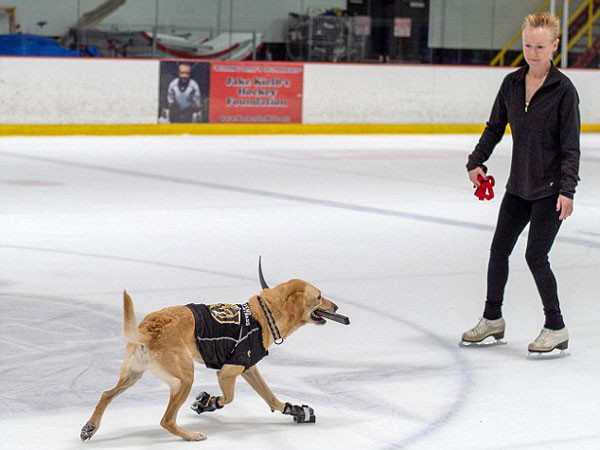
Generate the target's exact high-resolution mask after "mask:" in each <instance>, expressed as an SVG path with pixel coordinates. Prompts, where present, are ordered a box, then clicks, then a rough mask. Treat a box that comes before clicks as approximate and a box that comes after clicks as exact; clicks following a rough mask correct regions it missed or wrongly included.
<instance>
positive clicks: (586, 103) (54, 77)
mask: <svg viewBox="0 0 600 450" xmlns="http://www.w3.org/2000/svg"><path fill="white" fill-rule="evenodd" d="M249 64H251V63H250V62H249ZM510 70H512V69H506V68H489V67H471V66H461V67H456V66H430V65H376V64H373V65H366V64H304V80H303V94H302V95H303V104H302V109H303V111H302V124H296V127H295V128H293V127H292V128H290V129H289V131H291V132H294V130H296V131H298V130H300V131H299V132H310V129H311V126H312V127H313V128H314V127H316V126H323V125H331V126H345V127H344V128H342V130H347V131H348V132H352V127H354V128H355V129H359V128H360V127H361V126H363V127H365V126H367V127H368V126H369V125H371V126H377V125H379V126H383V125H385V126H392V128H391V130H392V132H393V130H396V132H403V131H406V132H415V130H416V132H418V131H419V130H421V131H424V132H427V131H428V130H429V129H427V128H422V127H423V126H433V128H431V129H430V130H431V131H432V132H436V130H437V131H439V130H440V127H445V128H444V130H446V131H447V132H465V131H468V128H469V127H481V126H482V125H483V124H484V123H485V122H486V120H487V118H488V115H489V112H490V109H491V106H492V103H493V101H494V98H495V95H496V93H497V90H498V88H499V85H500V83H501V80H502V78H503V77H504V76H505V75H506V74H507V73H509V72H510ZM566 73H567V75H568V76H569V77H570V78H571V79H572V80H573V82H574V84H575V86H576V87H577V89H578V92H579V95H580V99H581V104H580V107H581V116H582V123H583V124H584V127H583V128H584V131H600V108H599V107H598V105H600V90H599V89H598V88H597V86H599V85H600V71H598V70H567V71H566ZM158 84H159V61H156V60H131V59H130V60H122V59H85V58H81V59H78V58H19V57H2V58H0V125H2V128H0V133H2V134H14V133H13V131H14V130H15V129H16V130H19V127H21V129H23V127H24V126H26V125H29V126H30V125H73V124H79V125H105V126H116V125H122V126H129V125H146V126H148V127H149V128H148V129H150V130H152V129H154V131H150V132H152V133H169V131H168V130H169V125H166V126H165V125H157V113H158V90H159V87H158ZM185 126H186V127H187V128H185V130H188V131H187V132H194V131H193V127H200V128H197V129H198V130H209V129H210V128H209V127H213V128H212V129H218V127H217V125H213V124H189V125H188V124H186V125H185ZM231 126H233V127H235V126H237V127H242V125H239V124H235V125H230V127H231ZM285 126H286V125H276V124H273V127H278V129H285ZM393 126H396V127H395V128H393ZM15 127H16V128H15ZM282 127H283V128H282ZM399 127H400V128H399ZM419 127H421V128H419ZM157 129H160V131H157ZM221 129H223V127H221ZM379 129H380V130H383V128H379ZM11 130H12V131H11ZM237 130H238V131H243V130H242V129H241V128H238V129H237ZM302 130H304V131H302ZM307 130H308V131H307ZM367 130H368V128H367ZM175 131H177V130H175ZM371 131H375V132H376V131H377V128H375V129H374V128H371ZM132 132H135V130H132ZM139 132H143V131H139ZM200 132H202V131H200Z"/></svg>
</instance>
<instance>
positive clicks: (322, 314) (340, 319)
mask: <svg viewBox="0 0 600 450" xmlns="http://www.w3.org/2000/svg"><path fill="white" fill-rule="evenodd" d="M310 317H311V319H313V320H314V321H315V322H317V323H319V324H323V323H325V319H328V320H333V321H334V322H337V323H341V324H343V325H350V319H349V318H348V317H346V316H342V315H341V314H338V313H334V312H329V311H325V310H324V309H320V308H317V309H315V310H314V311H313V312H312V313H311V314H310Z"/></svg>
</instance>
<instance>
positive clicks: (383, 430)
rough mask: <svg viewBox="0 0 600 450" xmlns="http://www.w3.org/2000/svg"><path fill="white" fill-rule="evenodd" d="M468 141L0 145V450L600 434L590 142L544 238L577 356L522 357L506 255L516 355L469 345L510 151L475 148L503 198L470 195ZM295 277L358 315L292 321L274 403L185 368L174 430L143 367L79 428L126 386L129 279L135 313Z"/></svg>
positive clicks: (40, 141) (273, 364)
mask: <svg viewBox="0 0 600 450" xmlns="http://www.w3.org/2000/svg"><path fill="white" fill-rule="evenodd" d="M477 139H478V136H474V135H462V136H447V135H444V136H429V135H428V136H350V137H348V136H252V137H247V136H238V137H230V136H229V137H192V136H178V137H81V138H79V137H78V138H74V137H67V138H64V137H56V138H51V137H45V138H41V137H40V138H7V137H4V138H2V139H0V387H1V392H0V448H2V449H6V450H17V449H28V450H29V449H60V450H65V449H79V448H84V447H83V446H84V445H85V446H86V447H85V448H90V449H148V448H151V449H163V448H164V449H167V448H168V449H178V448H185V449H191V448H198V449H200V448H205V449H211V450H213V449H231V448H248V449H286V450H295V449H298V450H308V449H391V448H410V449H477V450H500V449H561V450H562V449H590V450H591V449H598V448H600V340H599V333H600V329H599V324H600V303H599V300H600V294H599V293H600V195H599V194H598V193H599V192H600V136H599V135H590V134H587V135H583V136H582V160H581V171H580V175H581V178H582V181H581V183H580V186H579V188H578V192H577V194H576V197H575V211H574V214H573V216H572V218H570V219H569V220H567V221H566V223H564V225H563V227H562V229H561V230H560V233H559V236H558V238H557V241H556V242H555V245H554V248H553V250H552V252H551V262H552V266H553V268H554V270H555V274H556V276H557V279H558V283H559V295H560V299H561V305H562V309H563V313H564V316H565V321H566V324H567V326H568V328H569V331H570V337H571V340H570V346H569V352H570V353H571V355H570V356H568V357H565V358H561V359H545V360H532V359H531V358H528V356H527V344H528V343H529V342H530V341H531V340H533V339H534V338H535V337H536V336H537V334H538V333H539V331H540V329H541V327H542V325H543V315H542V307H541V301H540V300H539V297H538V295H537V291H536V289H535V285H534V283H533V279H532V277H531V274H530V273H529V270H528V268H527V266H526V263H525V259H524V248H525V242H526V235H525V234H524V235H523V236H522V237H521V239H520V241H519V243H518V245H517V247H516V249H515V252H514V254H513V257H512V259H511V275H510V279H509V283H508V286H507V291H506V301H505V309H504V316H505V319H506V321H507V331H506V340H507V342H508V344H507V345H503V346H497V347H493V348H484V349H477V348H476V349H473V348H460V347H459V346H458V345H457V343H458V341H459V339H460V335H461V333H462V332H463V331H464V330H466V329H467V328H470V327H472V326H474V325H475V323H476V322H477V320H478V318H479V317H480V315H481V313H482V309H483V301H484V297H485V272H486V264H487V257H488V249H489V245H490V242H491V238H492V233H493V229H494V225H495V220H496V216H497V212H498V207H499V205H500V199H501V195H502V193H503V191H504V189H503V188H504V185H505V183H506V179H507V174H508V167H509V162H510V143H511V139H510V137H509V136H508V137H505V138H504V140H503V141H502V142H501V144H500V145H499V146H498V147H497V149H496V151H495V153H494V155H493V156H492V158H491V160H490V161H489V167H490V173H491V174H493V175H494V176H495V178H496V194H497V196H496V198H495V199H494V200H492V201H491V202H480V201H478V200H477V199H476V198H475V197H474V196H473V190H472V188H471V186H470V184H469V182H468V180H467V177H466V171H465V168H464V164H465V162H466V156H467V154H468V153H469V152H470V151H471V149H472V148H473V147H474V145H475V143H476V142H477ZM259 255H262V258H263V269H264V272H265V277H266V279H267V281H268V282H269V283H270V284H277V283H279V282H282V281H286V280H288V279H290V278H295V277H298V278H303V279H306V280H308V281H310V282H312V283H313V284H314V285H316V286H317V287H319V288H320V289H321V290H322V292H323V293H324V295H326V296H327V297H328V298H331V299H332V300H334V301H335V302H336V303H337V304H338V305H339V306H340V311H339V312H340V313H342V314H346V315H348V316H349V317H350V319H351V325H350V326H348V327H345V326H342V325H339V324H336V323H328V324H327V325H326V326H322V327H316V326H306V327H304V328H302V329H300V330H299V331H298V332H296V333H295V334H294V335H292V336H291V337H290V338H289V339H288V340H286V341H285V342H284V343H283V345H281V346H276V347H272V348H271V349H270V356H269V357H267V358H266V359H264V360H263V361H261V363H260V368H261V371H262V373H263V376H264V377H265V379H266V380H267V382H268V383H269V385H270V386H271V388H272V389H273V391H274V392H275V393H276V394H277V395H278V396H279V398H280V399H281V400H282V401H284V402H285V401H289V402H291V403H294V404H303V403H306V404H309V405H310V406H312V407H313V408H314V409H315V413H316V416H317V423H316V424H313V425H309V424H305V425H297V424H294V423H293V422H292V419H291V418H290V417H289V416H283V415H281V414H280V413H271V412H270V410H269V408H268V407H267V405H266V404H265V403H264V402H263V401H262V400H261V399H260V398H259V397H258V396H257V395H256V394H255V393H254V391H252V389H251V388H250V387H249V386H248V385H247V384H246V383H245V382H244V381H243V380H242V379H240V380H239V381H238V384H237V391H236V398H235V401H234V402H233V403H232V404H231V405H229V406H227V407H225V408H224V409H222V410H219V411H217V412H214V413H206V414H203V415H202V416H197V415H196V414H195V413H194V412H193V411H191V410H190V409H189V404H190V402H191V401H192V399H193V395H195V394H197V393H198V392H201V391H205V390H206V391H208V392H211V393H214V394H217V393H218V392H219V390H218V384H217V380H216V376H215V373H214V371H211V370H209V369H206V368H204V367H200V366H197V367H196V372H195V383H194V388H193V391H192V394H191V395H190V398H189V400H188V402H186V404H185V405H184V407H182V409H181V410H180V413H179V423H180V425H182V426H183V427H185V428H187V429H189V430H191V431H202V432H204V433H206V434H207V435H208V440H207V441H204V442H191V443H190V442H184V441H182V440H180V439H179V438H177V437H176V436H173V435H171V434H170V433H168V432H166V431H165V430H163V429H162V428H161V427H160V425H159V422H160V418H161V417H162V414H163V412H164V409H165V407H166V404H167V401H168V388H167V386H166V384H164V383H163V382H162V381H159V380H157V379H156V378H154V376H153V375H152V374H151V373H150V372H147V373H146V375H145V376H144V377H143V378H142V380H141V381H140V382H139V383H138V384H136V385H135V386H134V387H132V388H131V389H130V390H128V391H127V392H125V393H124V394H123V395H122V396H120V397H118V398H117V399H115V400H114V402H113V403H112V404H111V405H110V406H109V407H108V409H107V411H106V414H105V416H104V419H103V422H102V426H101V427H100V430H99V431H98V432H97V433H96V435H95V436H94V437H93V438H92V440H91V441H90V442H88V443H86V444H82V443H81V442H80V440H79V432H80V429H81V427H82V426H83V425H84V424H85V422H86V421H87V419H88V418H89V416H90V415H91V413H92V410H93V408H94V406H95V404H96V402H97V401H98V399H99V397H100V394H101V392H102V391H103V390H106V389H109V388H111V387H112V386H113V385H114V384H115V382H116V380H117V378H118V371H119V367H120V362H121V357H122V352H123V349H124V345H125V341H124V339H123V338H122V337H121V328H122V320H123V319H122V315H123V313H122V292H123V289H127V290H128V291H129V292H130V294H131V296H132V298H133V300H134V304H135V308H136V314H137V317H138V320H139V319H141V317H143V316H144V315H145V314H146V313H149V312H151V311H154V310H157V309H159V308H162V307H165V306H170V305H173V304H185V303H189V302H196V303H201V302H206V303H217V302H221V301H223V302H230V303H243V302H245V301H247V299H248V298H249V297H251V296H252V295H256V294H257V293H259V291H260V288H259V283H258V279H257V261H258V256H259Z"/></svg>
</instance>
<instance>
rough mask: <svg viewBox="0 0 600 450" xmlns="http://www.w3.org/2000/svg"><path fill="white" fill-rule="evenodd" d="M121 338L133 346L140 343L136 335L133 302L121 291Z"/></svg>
mask: <svg viewBox="0 0 600 450" xmlns="http://www.w3.org/2000/svg"><path fill="white" fill-rule="evenodd" d="M123 336H125V339H127V340H128V341H129V342H133V343H134V344H141V343H142V342H141V340H140V334H139V333H138V328H137V320H135V312H134V311H133V300H131V297H130V296H129V294H128V293H127V291H123Z"/></svg>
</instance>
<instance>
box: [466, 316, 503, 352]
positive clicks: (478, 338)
mask: <svg viewBox="0 0 600 450" xmlns="http://www.w3.org/2000/svg"><path fill="white" fill-rule="evenodd" d="M505 327H506V324H505V323H504V319H503V318H502V317H500V318H499V319H496V320H488V319H485V318H481V319H480V320H479V323H478V324H477V325H475V327H473V328H471V329H470V330H468V331H465V332H464V333H463V334H462V340H461V341H460V342H459V343H458V345H460V346H461V347H470V346H475V347H483V346H492V345H501V344H506V341H505V340H504V328H505Z"/></svg>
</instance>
